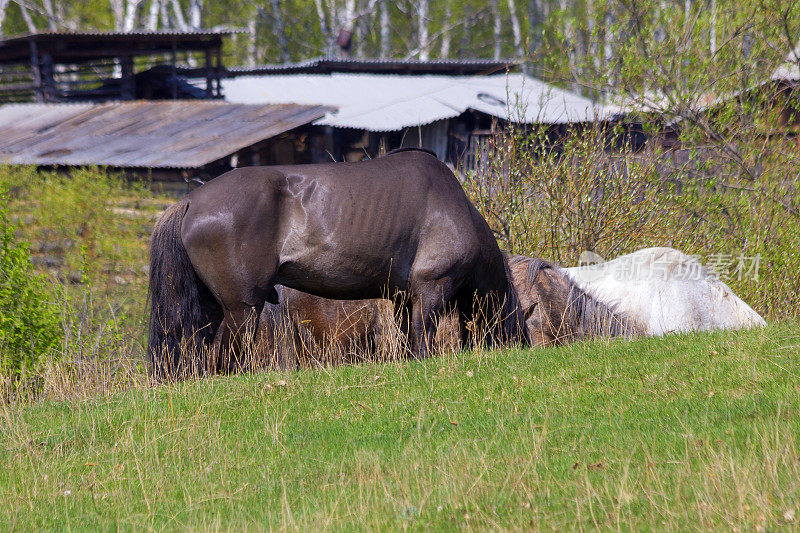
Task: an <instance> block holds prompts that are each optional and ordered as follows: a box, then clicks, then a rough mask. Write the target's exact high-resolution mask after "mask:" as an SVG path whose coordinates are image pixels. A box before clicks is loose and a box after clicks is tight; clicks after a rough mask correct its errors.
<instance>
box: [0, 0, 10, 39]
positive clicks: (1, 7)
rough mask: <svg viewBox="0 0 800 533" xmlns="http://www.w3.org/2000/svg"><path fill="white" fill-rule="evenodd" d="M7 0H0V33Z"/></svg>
mask: <svg viewBox="0 0 800 533" xmlns="http://www.w3.org/2000/svg"><path fill="white" fill-rule="evenodd" d="M8 2H9V0H0V35H2V34H3V22H5V20H6V11H7V10H8Z"/></svg>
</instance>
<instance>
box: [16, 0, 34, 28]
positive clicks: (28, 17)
mask: <svg viewBox="0 0 800 533" xmlns="http://www.w3.org/2000/svg"><path fill="white" fill-rule="evenodd" d="M17 5H18V6H19V10H20V12H21V13H22V20H24V21H25V25H26V26H27V27H28V31H29V32H31V33H36V32H38V31H39V30H38V28H37V27H36V23H35V22H33V18H31V14H30V12H29V11H28V7H27V6H26V5H25V4H23V3H18V4H17Z"/></svg>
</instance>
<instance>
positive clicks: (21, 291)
mask: <svg viewBox="0 0 800 533" xmlns="http://www.w3.org/2000/svg"><path fill="white" fill-rule="evenodd" d="M7 203H8V199H7V196H6V195H5V193H4V192H2V190H0V376H8V375H9V374H10V375H12V376H13V377H18V376H19V375H20V374H21V373H22V372H23V371H25V370H30V369H32V368H33V367H35V366H36V364H37V363H38V362H39V361H40V360H41V359H42V358H43V357H44V356H46V355H47V354H48V353H49V352H50V350H51V348H53V347H54V346H55V345H56V343H57V342H58V341H59V339H60V338H61V336H62V329H61V324H60V318H59V314H58V312H57V310H56V309H55V308H54V307H53V306H52V304H51V303H49V301H48V297H47V290H46V286H45V280H44V278H43V277H42V276H40V275H37V274H35V273H34V271H33V263H32V262H31V256H30V249H29V245H28V243H26V242H22V241H18V240H17V239H16V227H15V226H14V224H12V223H11V221H10V220H9V217H8V213H7V209H6V205H7Z"/></svg>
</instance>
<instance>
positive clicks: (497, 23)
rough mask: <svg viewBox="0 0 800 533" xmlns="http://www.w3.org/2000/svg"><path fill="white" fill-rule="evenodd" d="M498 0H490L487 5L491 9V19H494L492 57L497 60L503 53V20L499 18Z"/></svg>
mask: <svg viewBox="0 0 800 533" xmlns="http://www.w3.org/2000/svg"><path fill="white" fill-rule="evenodd" d="M497 3H498V0H491V1H490V2H489V6H490V7H491V9H492V19H493V21H494V59H495V60H499V59H500V56H501V55H503V42H502V38H503V21H502V20H500V6H498V4H497Z"/></svg>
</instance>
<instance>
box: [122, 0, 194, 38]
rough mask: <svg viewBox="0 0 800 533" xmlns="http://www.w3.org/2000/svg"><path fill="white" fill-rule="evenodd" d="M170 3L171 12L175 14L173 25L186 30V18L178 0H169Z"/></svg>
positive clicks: (187, 27) (187, 26)
mask: <svg viewBox="0 0 800 533" xmlns="http://www.w3.org/2000/svg"><path fill="white" fill-rule="evenodd" d="M129 1H131V0H129ZM170 4H171V5H172V13H173V14H174V15H175V26H177V29H179V30H181V31H187V30H188V29H189V25H188V24H186V19H185V18H184V16H183V10H182V9H181V4H180V2H178V0H171V1H170Z"/></svg>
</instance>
